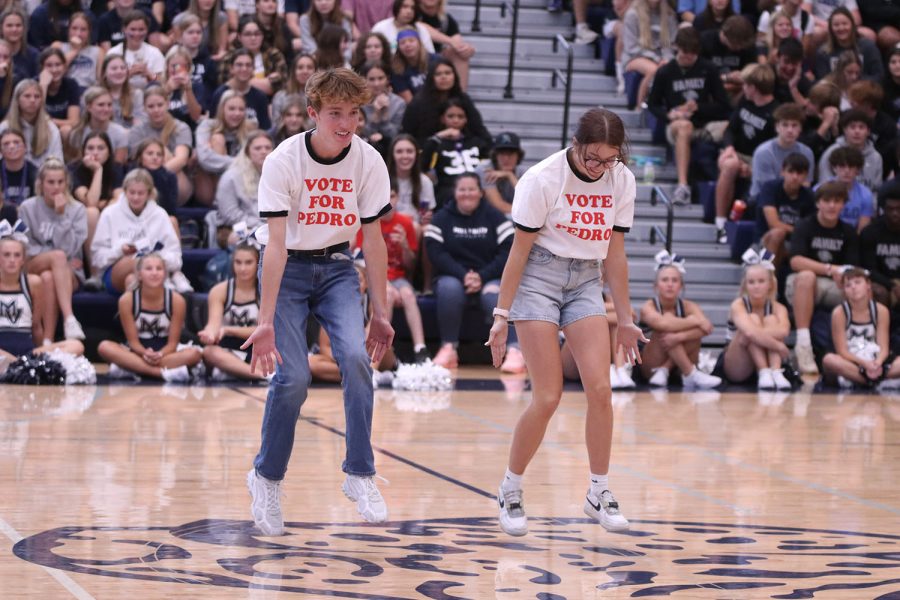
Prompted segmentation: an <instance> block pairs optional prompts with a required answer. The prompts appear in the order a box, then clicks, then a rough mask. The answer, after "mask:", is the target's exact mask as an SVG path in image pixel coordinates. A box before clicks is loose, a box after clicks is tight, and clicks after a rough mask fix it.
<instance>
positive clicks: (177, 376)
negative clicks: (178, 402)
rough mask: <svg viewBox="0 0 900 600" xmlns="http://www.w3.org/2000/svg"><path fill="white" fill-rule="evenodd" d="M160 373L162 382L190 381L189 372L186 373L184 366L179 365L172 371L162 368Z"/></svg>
mask: <svg viewBox="0 0 900 600" xmlns="http://www.w3.org/2000/svg"><path fill="white" fill-rule="evenodd" d="M161 371H162V378H163V381H165V382H168V383H187V382H188V381H190V380H191V372H190V371H188V368H187V366H186V365H181V366H180V367H175V368H174V369H166V368H165V367H163V368H162V369H161Z"/></svg>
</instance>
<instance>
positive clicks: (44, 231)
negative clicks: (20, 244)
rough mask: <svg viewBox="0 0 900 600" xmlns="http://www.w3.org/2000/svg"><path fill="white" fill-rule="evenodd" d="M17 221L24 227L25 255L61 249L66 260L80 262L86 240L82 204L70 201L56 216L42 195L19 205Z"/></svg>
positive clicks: (30, 255) (85, 216)
mask: <svg viewBox="0 0 900 600" xmlns="http://www.w3.org/2000/svg"><path fill="white" fill-rule="evenodd" d="M19 218H20V219H22V221H23V222H24V223H25V224H26V225H28V256H29V258H30V257H34V256H37V255H38V254H42V253H44V252H49V251H51V250H62V251H63V252H64V253H65V255H66V258H68V259H70V260H71V259H73V258H77V259H78V260H82V258H83V256H84V252H83V246H84V242H85V241H86V240H87V233H88V231H87V211H85V209H84V204H82V203H80V202H76V201H75V200H70V201H69V203H68V204H67V205H66V209H65V211H63V213H62V214H58V213H57V212H56V211H55V210H53V209H52V208H50V207H49V206H47V203H46V202H45V201H44V198H43V197H42V196H32V197H31V198H29V199H28V200H26V201H25V202H23V203H22V204H21V205H19Z"/></svg>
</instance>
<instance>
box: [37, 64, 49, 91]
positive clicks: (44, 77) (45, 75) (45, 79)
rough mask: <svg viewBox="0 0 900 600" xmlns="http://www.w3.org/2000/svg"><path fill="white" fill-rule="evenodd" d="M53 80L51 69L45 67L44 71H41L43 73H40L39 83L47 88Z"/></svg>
mask: <svg viewBox="0 0 900 600" xmlns="http://www.w3.org/2000/svg"><path fill="white" fill-rule="evenodd" d="M51 81H53V75H51V74H50V71H48V70H47V69H44V70H43V71H41V74H40V75H38V84H40V86H41V87H42V88H45V89H46V88H47V87H48V86H49V85H50V82H51Z"/></svg>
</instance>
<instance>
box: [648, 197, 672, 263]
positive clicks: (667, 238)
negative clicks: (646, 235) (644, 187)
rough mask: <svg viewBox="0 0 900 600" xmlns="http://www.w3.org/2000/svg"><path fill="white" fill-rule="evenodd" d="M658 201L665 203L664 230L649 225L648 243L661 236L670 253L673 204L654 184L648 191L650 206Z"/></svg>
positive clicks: (653, 242) (655, 240)
mask: <svg viewBox="0 0 900 600" xmlns="http://www.w3.org/2000/svg"><path fill="white" fill-rule="evenodd" d="M660 202H662V203H663V204H665V205H666V231H665V233H664V232H663V231H662V229H660V228H659V225H654V226H653V227H651V228H650V244H655V243H656V242H657V240H658V239H659V238H660V237H661V238H662V241H663V243H664V244H665V245H666V251H667V252H668V253H669V254H671V253H672V229H673V226H674V224H675V205H674V204H672V200H671V199H669V195H668V194H666V193H665V192H664V191H663V189H662V188H661V187H659V186H658V185H654V186H653V190H651V191H650V206H656V205H657V204H659V203H660Z"/></svg>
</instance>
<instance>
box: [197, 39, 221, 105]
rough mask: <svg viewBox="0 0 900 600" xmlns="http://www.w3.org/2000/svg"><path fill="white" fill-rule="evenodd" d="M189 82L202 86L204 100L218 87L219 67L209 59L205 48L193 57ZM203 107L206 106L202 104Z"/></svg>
mask: <svg viewBox="0 0 900 600" xmlns="http://www.w3.org/2000/svg"><path fill="white" fill-rule="evenodd" d="M191 82H192V83H194V84H200V85H202V86H203V89H204V98H206V99H209V98H211V97H212V95H213V92H215V91H216V88H218V87H219V65H218V64H217V63H216V61H214V60H213V59H212V58H210V56H209V51H207V50H206V49H205V48H203V49H201V50H200V51H199V52H198V53H197V56H195V57H194V70H193V71H191ZM194 89H196V88H194ZM198 99H199V98H198ZM203 106H206V105H205V104H204V105H203ZM213 113H215V111H213Z"/></svg>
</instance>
